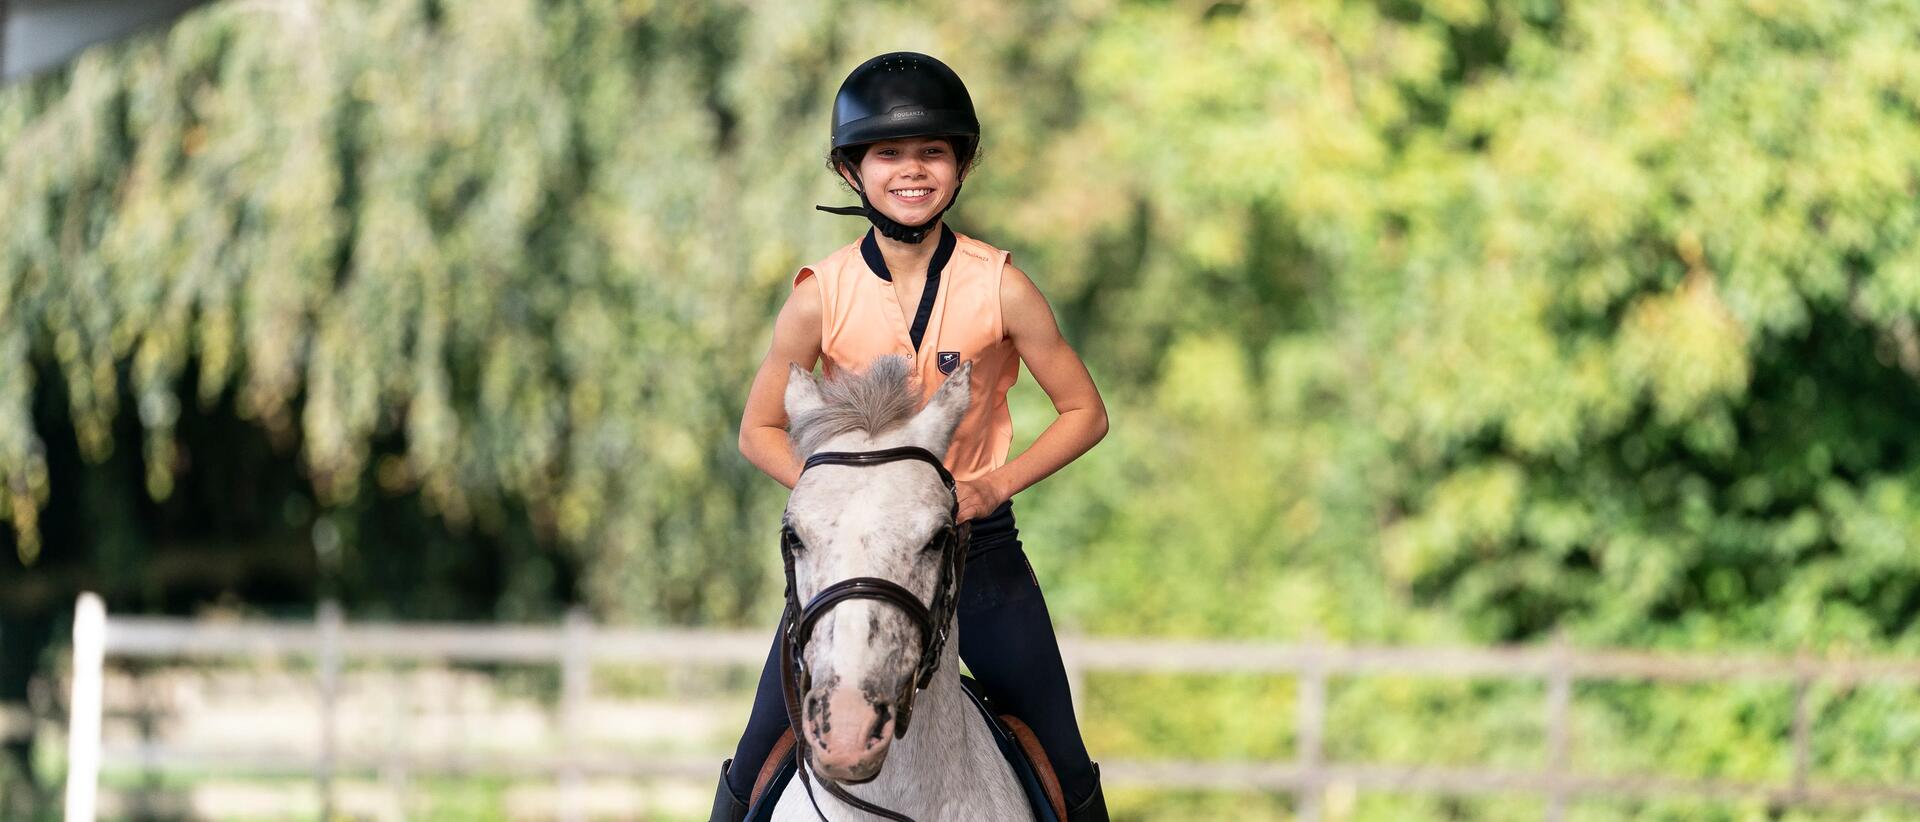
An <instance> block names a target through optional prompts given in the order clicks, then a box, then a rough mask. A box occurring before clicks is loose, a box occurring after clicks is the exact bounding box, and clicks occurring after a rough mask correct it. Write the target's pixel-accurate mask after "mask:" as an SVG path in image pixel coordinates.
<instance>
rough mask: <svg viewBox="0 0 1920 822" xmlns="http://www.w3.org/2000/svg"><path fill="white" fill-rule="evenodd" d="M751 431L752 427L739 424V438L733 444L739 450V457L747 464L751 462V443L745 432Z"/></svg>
mask: <svg viewBox="0 0 1920 822" xmlns="http://www.w3.org/2000/svg"><path fill="white" fill-rule="evenodd" d="M752 430H753V427H752V426H749V425H747V424H746V423H741V424H740V437H739V439H738V440H736V441H735V443H734V444H735V445H736V446H737V447H738V448H739V449H740V456H743V457H746V458H747V461H748V462H752V461H753V441H752V439H751V438H749V437H748V436H747V432H749V431H752Z"/></svg>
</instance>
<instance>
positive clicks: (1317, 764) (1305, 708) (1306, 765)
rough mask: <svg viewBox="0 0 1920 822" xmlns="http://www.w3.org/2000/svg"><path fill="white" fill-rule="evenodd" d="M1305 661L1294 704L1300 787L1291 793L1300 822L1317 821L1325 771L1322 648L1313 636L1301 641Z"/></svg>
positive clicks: (1325, 669)
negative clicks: (1323, 756)
mask: <svg viewBox="0 0 1920 822" xmlns="http://www.w3.org/2000/svg"><path fill="white" fill-rule="evenodd" d="M1303 645H1304V647H1305V649H1306V652H1307V654H1306V664H1305V665H1304V666H1302V668H1301V671H1300V693H1299V701H1298V703H1297V714H1296V715H1297V720H1298V724H1299V730H1298V733H1299V743H1298V750H1296V751H1295V752H1294V758H1295V761H1297V762H1298V763H1299V766H1300V787H1299V789H1298V790H1296V791H1295V792H1294V802H1295V805H1296V806H1297V807H1296V808H1295V816H1296V817H1297V818H1298V819H1300V820H1301V822H1319V819H1320V803H1321V799H1322V795H1323V794H1324V793H1325V791H1326V774H1325V772H1324V771H1323V770H1322V768H1321V764H1322V748H1323V744H1322V739H1323V734H1324V732H1325V727H1326V718H1327V661H1326V648H1325V646H1324V645H1323V644H1322V643H1321V642H1320V639H1319V637H1318V636H1317V635H1315V636H1309V637H1308V638H1307V640H1306V641H1305V642H1304V643H1303Z"/></svg>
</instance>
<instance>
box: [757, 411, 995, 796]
mask: <svg viewBox="0 0 1920 822" xmlns="http://www.w3.org/2000/svg"><path fill="white" fill-rule="evenodd" d="M900 460H917V461H920V462H924V463H926V464H928V465H931V466H933V469H934V470H935V471H938V472H940V481H941V482H943V483H945V484H946V486H947V493H948V494H949V495H951V496H952V497H953V503H952V506H951V508H950V509H949V512H948V521H947V524H946V525H943V526H941V528H940V530H939V531H938V532H936V533H935V534H934V536H933V539H932V541H930V542H928V543H927V547H926V548H925V549H924V550H929V551H931V550H938V551H940V552H941V557H940V580H939V582H938V583H936V584H935V586H934V589H933V603H932V604H931V605H927V604H923V603H921V601H920V597H919V596H917V595H915V594H914V593H913V592H912V591H909V590H907V589H906V588H905V587H904V586H902V585H900V584H899V583H897V582H894V581H893V580H890V579H881V578H879V577H853V578H851V579H843V580H841V581H839V582H836V583H834V584H832V585H829V586H827V587H825V588H822V589H821V590H820V592H819V593H817V594H814V595H813V598H812V599H810V600H808V601H807V603H806V605H805V606H804V607H803V606H802V605H801V604H800V599H799V588H797V587H796V586H795V584H794V573H793V565H794V555H795V554H796V553H797V552H798V551H799V550H800V549H801V548H803V547H804V545H803V543H802V542H801V540H800V535H799V534H798V533H796V532H795V531H794V530H793V527H792V526H791V525H789V524H787V523H784V522H783V523H781V527H780V560H781V562H782V564H784V565H785V566H786V574H787V592H786V597H787V608H786V612H785V613H784V614H783V615H782V616H781V618H780V624H781V640H780V685H781V689H782V691H783V692H784V696H785V700H786V708H787V723H788V724H789V725H791V726H792V727H793V733H794V736H795V737H796V738H800V737H804V736H805V734H804V733H803V732H802V730H801V716H800V708H801V702H800V698H801V695H802V694H805V693H806V692H807V690H808V688H809V686H810V685H811V684H812V675H811V674H810V673H809V672H808V671H807V666H806V660H805V651H806V646H807V640H808V638H810V637H812V636H813V627H814V625H815V623H817V622H819V621H820V618H821V617H823V616H825V615H826V613H827V612H828V611H829V610H832V608H833V606H835V605H838V604H840V603H842V602H847V601H849V600H855V599H872V600H878V601H880V602H885V603H888V604H890V605H892V606H894V607H896V608H899V609H900V610H901V611H904V612H905V613H906V615H907V619H908V620H909V621H911V622H912V623H913V624H914V625H915V626H916V627H918V628H919V629H920V662H919V664H918V666H917V667H916V668H915V671H914V675H913V677H912V678H910V679H909V680H908V682H907V684H906V686H905V687H903V688H902V689H901V693H900V695H899V697H898V699H897V700H896V703H895V704H896V708H895V710H896V716H895V719H894V726H893V736H894V738H895V739H898V738H900V737H901V736H904V735H905V734H906V732H907V725H908V724H909V723H910V722H911V721H912V720H913V698H914V695H915V694H917V693H919V692H920V691H921V690H924V689H925V688H926V687H927V686H928V685H930V684H932V682H933V675H934V672H935V671H937V670H939V668H940V655H941V652H942V650H943V649H944V648H945V647H946V644H947V631H948V626H949V625H951V624H952V622H953V614H954V609H955V607H956V603H957V602H958V600H959V590H960V580H961V577H962V574H963V573H964V572H965V570H966V563H967V538H968V536H969V535H970V533H971V531H972V523H970V522H969V523H960V524H958V525H956V524H954V522H953V518H954V517H957V516H958V515H959V512H960V497H959V492H958V488H957V486H956V485H955V483H954V480H953V474H952V473H951V472H949V471H948V470H947V467H946V466H945V465H942V464H941V463H940V458H939V457H937V456H934V454H933V452H931V451H928V450H927V449H925V448H920V447H917V446H911V445H908V446H902V447H898V448H885V449H880V450H876V451H825V452H821V453H818V454H814V455H813V456H810V457H808V458H807V461H806V464H805V465H803V466H801V468H800V472H801V473H803V474H804V473H806V472H807V470H809V469H811V468H814V467H815V466H820V465H852V466H866V465H881V464H885V463H889V462H898V461H900ZM800 742H801V744H800V746H799V748H798V749H797V752H796V755H797V756H801V757H805V756H806V755H807V752H808V751H810V750H812V747H811V746H809V745H807V744H806V740H805V739H804V738H802V739H800ZM795 770H796V771H797V772H798V774H799V776H800V784H801V785H803V786H805V787H806V789H807V801H809V802H812V803H813V811H814V813H816V814H819V815H820V818H821V820H823V822H824V820H826V818H827V817H826V814H825V813H822V812H821V811H820V803H819V802H818V801H817V800H815V799H814V798H813V784H812V782H811V781H809V779H808V778H807V764H806V762H805V761H802V762H800V763H799V767H798V768H796V769H795ZM820 786H821V787H822V788H825V789H826V791H827V793H829V794H831V795H833V797H834V798H836V799H838V800H840V801H841V802H845V803H846V804H848V805H850V806H852V807H854V808H857V809H859V810H862V811H865V812H867V813H870V814H873V815H875V816H879V817H882V818H884V819H891V820H894V822H914V820H913V818H912V817H910V816H907V815H905V814H901V813H897V812H895V811H891V810H888V809H886V808H882V807H880V806H878V805H875V804H873V803H871V802H867V801H866V800H863V799H861V798H859V797H857V796H854V795H853V794H851V793H849V792H847V790H846V789H845V788H842V787H841V786H840V785H839V784H837V783H835V782H834V781H833V780H831V779H827V778H826V777H824V776H823V777H820Z"/></svg>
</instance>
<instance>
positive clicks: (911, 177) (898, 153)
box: [840, 137, 960, 225]
mask: <svg viewBox="0 0 1920 822" xmlns="http://www.w3.org/2000/svg"><path fill="white" fill-rule="evenodd" d="M840 173H841V176H843V177H845V176H847V173H846V170H845V169H842V170H841V172H840ZM860 180H861V181H862V182H863V183H865V186H864V187H865V189H866V192H867V200H868V201H869V202H872V203H873V207H874V208H877V209H879V210H880V213H882V214H885V215H887V216H888V217H891V218H893V219H894V221H895V222H899V223H902V224H905V225H920V224H922V223H925V222H927V221H928V220H931V219H933V216H934V215H936V214H939V213H940V210H941V209H943V208H946V207H947V203H949V202H952V201H953V197H954V194H955V193H956V192H958V190H959V188H960V167H959V164H958V161H957V159H956V158H955V156H954V153H953V144H952V143H951V142H949V141H948V140H947V139H946V138H944V137H907V138H903V139H899V140H883V141H881V142H878V143H874V144H872V145H870V146H867V152H866V154H865V155H864V156H862V157H861V158H860ZM847 183H848V184H849V185H853V184H854V181H853V180H852V179H851V178H849V179H848V180H847Z"/></svg>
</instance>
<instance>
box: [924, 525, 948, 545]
mask: <svg viewBox="0 0 1920 822" xmlns="http://www.w3.org/2000/svg"><path fill="white" fill-rule="evenodd" d="M952 541H953V527H952V526H942V527H941V528H940V530H938V531H935V532H933V539H930V540H927V547H926V548H925V549H923V550H927V551H945V550H946V549H947V544H948V543H949V542H952Z"/></svg>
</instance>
